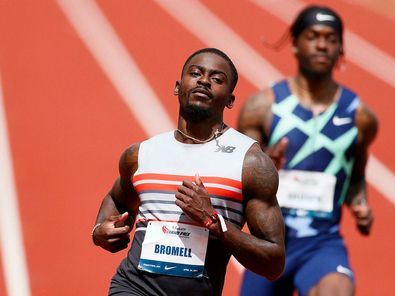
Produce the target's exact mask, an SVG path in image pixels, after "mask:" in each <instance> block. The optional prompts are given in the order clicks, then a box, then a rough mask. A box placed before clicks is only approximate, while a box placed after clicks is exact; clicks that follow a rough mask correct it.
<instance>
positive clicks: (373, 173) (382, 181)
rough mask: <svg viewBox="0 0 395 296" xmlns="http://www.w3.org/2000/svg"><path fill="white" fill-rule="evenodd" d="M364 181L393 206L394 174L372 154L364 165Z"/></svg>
mask: <svg viewBox="0 0 395 296" xmlns="http://www.w3.org/2000/svg"><path fill="white" fill-rule="evenodd" d="M366 180H367V181H368V182H369V183H370V184H372V185H373V186H374V188H376V190H377V191H378V192H380V193H381V194H382V195H383V196H385V197H386V198H387V199H388V200H389V201H390V202H391V203H392V204H393V205H394V206H395V174H394V173H393V172H392V171H391V170H389V169H388V168H387V167H386V166H385V165H384V164H383V163H382V162H380V161H379V160H378V159H377V158H376V157H374V156H373V155H372V154H371V155H370V156H369V158H368V163H367V165H366Z"/></svg>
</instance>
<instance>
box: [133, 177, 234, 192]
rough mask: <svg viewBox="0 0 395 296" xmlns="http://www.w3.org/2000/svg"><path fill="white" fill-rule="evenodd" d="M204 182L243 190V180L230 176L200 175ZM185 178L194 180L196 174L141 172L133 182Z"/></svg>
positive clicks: (181, 179) (180, 180)
mask: <svg viewBox="0 0 395 296" xmlns="http://www.w3.org/2000/svg"><path fill="white" fill-rule="evenodd" d="M200 178H201V180H202V182H203V184H204V183H214V184H222V185H226V186H230V187H234V188H237V189H240V190H241V182H240V181H236V180H232V179H229V178H221V177H200ZM185 179H187V180H189V181H191V182H194V181H195V176H181V175H165V174H140V175H135V176H133V183H135V182H138V181H142V180H163V181H175V182H180V183H181V182H182V181H184V180H185Z"/></svg>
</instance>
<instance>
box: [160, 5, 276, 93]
mask: <svg viewBox="0 0 395 296" xmlns="http://www.w3.org/2000/svg"><path fill="white" fill-rule="evenodd" d="M155 2H157V4H159V5H160V6H161V7H162V9H163V10H165V11H166V12H167V13H168V14H170V15H171V16H172V17H173V18H174V19H176V20H177V21H178V22H180V23H181V24H182V25H183V26H184V27H185V29H187V30H189V31H190V32H191V33H192V34H193V35H195V36H196V37H197V38H199V39H200V40H201V41H202V42H203V43H205V44H207V45H208V46H210V47H216V48H218V49H221V50H223V51H224V52H225V53H226V54H227V55H228V56H229V57H230V58H231V59H232V61H233V63H234V64H235V66H236V68H237V71H239V72H240V73H243V76H245V77H246V78H247V79H248V80H249V81H250V82H251V83H252V84H253V85H255V86H256V87H257V88H258V89H261V88H262V87H264V86H265V85H267V84H268V83H269V82H271V81H274V80H278V79H281V77H283V76H282V74H281V73H280V72H279V71H278V70H277V69H276V68H275V67H273V66H272V65H271V64H270V63H269V62H268V61H267V60H265V59H264V58H262V57H261V55H260V54H259V53H258V52H257V51H256V50H255V49H253V48H252V47H251V46H249V45H248V44H247V42H245V41H244V40H243V39H242V38H241V37H240V36H239V35H237V34H236V33H235V32H234V31H233V30H232V29H231V28H229V27H228V26H227V25H226V24H225V23H223V22H222V21H221V20H220V19H219V18H218V17H217V16H216V15H214V14H213V13H212V12H211V11H210V10H209V9H207V8H206V7H205V6H204V5H203V4H201V3H200V2H199V1H196V0H188V1H174V0H170V1H169V0H155Z"/></svg>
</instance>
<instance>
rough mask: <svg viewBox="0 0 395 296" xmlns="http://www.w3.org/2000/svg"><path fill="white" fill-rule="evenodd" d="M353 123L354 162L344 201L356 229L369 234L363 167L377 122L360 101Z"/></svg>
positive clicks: (369, 225) (369, 210)
mask: <svg viewBox="0 0 395 296" xmlns="http://www.w3.org/2000/svg"><path fill="white" fill-rule="evenodd" d="M355 125H356V126H357V128H358V131H359V132H358V144H357V147H356V150H355V153H354V157H355V162H354V167H353V171H352V175H351V180H350V185H349V188H348V191H347V195H346V200H345V202H346V204H347V205H348V206H349V207H350V209H351V211H352V212H353V214H354V216H355V217H356V220H357V227H358V229H359V230H360V231H361V233H363V234H369V232H370V228H371V225H372V221H373V213H372V211H371V209H370V207H369V204H368V203H367V192H366V184H365V168H366V163H367V160H368V147H369V145H370V144H371V143H372V141H373V140H374V138H375V136H376V134H377V129H378V122H377V118H376V116H375V115H374V113H373V112H372V111H371V110H370V109H369V108H368V107H367V106H366V105H365V104H363V103H362V102H361V103H360V105H359V107H358V109H357V113H356V117H355Z"/></svg>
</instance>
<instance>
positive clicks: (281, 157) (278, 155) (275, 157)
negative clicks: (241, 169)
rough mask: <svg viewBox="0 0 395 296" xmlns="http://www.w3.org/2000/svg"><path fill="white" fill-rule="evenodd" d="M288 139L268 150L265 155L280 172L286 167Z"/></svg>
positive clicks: (283, 139)
mask: <svg viewBox="0 0 395 296" xmlns="http://www.w3.org/2000/svg"><path fill="white" fill-rule="evenodd" d="M288 142H289V140H288V138H286V137H284V138H282V139H281V140H280V141H278V142H277V143H276V144H274V145H273V146H272V147H268V148H266V151H265V153H266V154H267V155H268V156H269V157H270V158H271V160H272V161H273V163H274V165H275V166H276V168H277V170H280V169H282V168H283V166H284V165H285V161H286V159H285V152H286V151H287V147H288Z"/></svg>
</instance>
